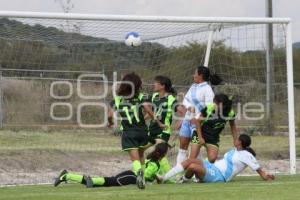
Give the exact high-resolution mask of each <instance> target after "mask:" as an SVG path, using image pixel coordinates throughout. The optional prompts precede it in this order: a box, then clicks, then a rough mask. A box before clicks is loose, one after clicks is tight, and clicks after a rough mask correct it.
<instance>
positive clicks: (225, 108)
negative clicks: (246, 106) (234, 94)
mask: <svg viewBox="0 0 300 200" xmlns="http://www.w3.org/2000/svg"><path fill="white" fill-rule="evenodd" d="M227 122H229V124H230V128H231V133H232V137H233V143H234V145H235V143H236V141H237V138H238V133H237V128H236V124H235V112H234V111H233V109H232V100H231V99H230V98H229V97H228V96H227V95H225V94H217V95H215V97H214V103H213V104H208V105H207V106H206V107H205V108H204V109H203V110H202V111H201V113H200V114H199V116H197V117H196V118H195V119H193V120H192V123H194V124H196V127H197V129H196V130H194V131H193V136H192V149H191V154H190V158H192V159H194V158H197V156H198V154H199V151H200V148H201V146H205V148H206V150H207V157H208V161H209V162H211V163H214V162H215V160H216V159H217V157H218V150H219V142H220V134H221V132H222V131H223V130H224V128H225V125H226V123H227Z"/></svg>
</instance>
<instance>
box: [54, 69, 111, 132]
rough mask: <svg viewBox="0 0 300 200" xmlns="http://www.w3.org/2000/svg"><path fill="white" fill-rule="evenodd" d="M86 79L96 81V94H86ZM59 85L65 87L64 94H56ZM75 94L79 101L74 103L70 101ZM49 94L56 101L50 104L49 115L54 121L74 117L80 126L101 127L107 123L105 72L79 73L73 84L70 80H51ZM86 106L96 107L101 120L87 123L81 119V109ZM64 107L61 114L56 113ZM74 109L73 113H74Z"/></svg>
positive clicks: (106, 83) (106, 80) (106, 81)
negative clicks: (99, 90)
mask: <svg viewBox="0 0 300 200" xmlns="http://www.w3.org/2000/svg"><path fill="white" fill-rule="evenodd" d="M87 80H93V81H95V80H96V81H95V82H97V83H100V86H99V84H97V86H99V88H101V92H100V93H99V94H98V95H86V94H85V92H84V87H83V85H84V83H86V82H87ZM61 87H66V88H67V89H66V90H67V91H68V92H67V93H66V94H64V95H58V94H57V91H58V90H59V88H61ZM75 87H76V92H74V88H75ZM75 95H77V96H76V98H78V99H79V101H78V102H79V103H78V104H77V103H76V105H74V104H75V103H74V102H72V101H71V98H73V97H74V96H75ZM50 96H51V98H53V99H54V100H56V102H53V103H52V104H51V106H50V117H51V119H52V120H55V121H68V120H72V119H73V118H74V117H76V122H77V124H78V125H79V127H82V128H102V127H105V126H106V125H107V123H108V120H107V116H108V106H107V104H106V103H105V98H107V96H108V79H107V76H106V75H105V74H98V73H95V74H90V73H89V74H81V75H80V76H79V77H78V78H77V80H76V81H75V84H72V82H71V81H53V82H52V83H51V86H50ZM86 107H93V108H98V109H99V110H101V111H102V112H103V113H101V114H100V115H101V116H103V117H102V119H101V122H100V120H99V122H100V123H97V124H87V123H85V122H84V119H83V117H84V116H83V110H84V109H85V108H86ZM62 108H64V110H66V111H65V112H64V115H63V116H60V115H58V113H57V112H55V111H57V110H60V109H62ZM74 111H75V113H74Z"/></svg>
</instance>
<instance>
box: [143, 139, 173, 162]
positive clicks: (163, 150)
mask: <svg viewBox="0 0 300 200" xmlns="http://www.w3.org/2000/svg"><path fill="white" fill-rule="evenodd" d="M168 148H169V146H168V144H167V143H165V142H163V143H159V144H157V145H156V146H155V149H154V150H153V151H152V152H151V153H150V154H148V156H147V159H148V160H153V161H158V160H160V159H161V158H163V157H164V156H165V155H166V154H167V151H168Z"/></svg>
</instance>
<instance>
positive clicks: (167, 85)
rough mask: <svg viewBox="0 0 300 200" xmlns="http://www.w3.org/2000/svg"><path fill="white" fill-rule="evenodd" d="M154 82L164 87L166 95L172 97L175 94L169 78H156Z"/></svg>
mask: <svg viewBox="0 0 300 200" xmlns="http://www.w3.org/2000/svg"><path fill="white" fill-rule="evenodd" d="M154 80H155V81H157V82H159V83H160V84H161V85H163V86H165V90H166V92H167V93H170V94H173V95H176V94H177V92H176V90H175V89H174V88H173V85H172V81H171V79H169V77H167V76H156V77H155V78H154Z"/></svg>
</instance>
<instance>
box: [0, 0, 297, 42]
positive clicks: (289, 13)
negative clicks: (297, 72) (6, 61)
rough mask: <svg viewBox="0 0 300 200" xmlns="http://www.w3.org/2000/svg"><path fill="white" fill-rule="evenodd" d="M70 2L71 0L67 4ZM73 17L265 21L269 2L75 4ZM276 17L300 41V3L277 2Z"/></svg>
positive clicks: (41, 4)
mask: <svg viewBox="0 0 300 200" xmlns="http://www.w3.org/2000/svg"><path fill="white" fill-rule="evenodd" d="M63 1H65V2H66V1H67V0H63ZM71 1H72V2H73V4H74V8H73V9H72V10H71V12H73V13H95V14H128V15H173V16H202V17H208V16H226V17H263V16H265V0H71ZM273 4H274V16H276V17H290V18H292V19H293V22H294V23H293V36H294V40H295V41H300V12H299V10H300V0H273ZM0 10H6V11H8V10H16V11H35V12H62V11H63V10H62V8H61V6H60V5H59V3H58V2H57V1H55V0H0Z"/></svg>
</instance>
